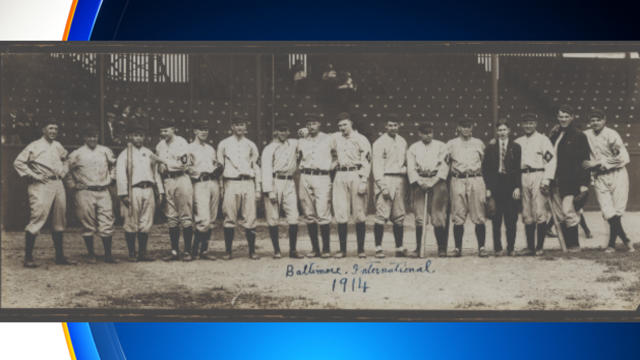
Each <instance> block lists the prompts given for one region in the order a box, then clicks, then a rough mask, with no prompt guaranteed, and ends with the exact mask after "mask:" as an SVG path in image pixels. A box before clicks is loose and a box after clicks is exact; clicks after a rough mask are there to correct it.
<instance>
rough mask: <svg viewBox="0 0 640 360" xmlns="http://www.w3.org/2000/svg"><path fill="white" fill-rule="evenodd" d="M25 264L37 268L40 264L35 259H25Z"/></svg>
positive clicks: (27, 266) (30, 267)
mask: <svg viewBox="0 0 640 360" xmlns="http://www.w3.org/2000/svg"><path fill="white" fill-rule="evenodd" d="M23 266H24V267H26V268H29V269H35V268H37V267H38V266H39V265H38V264H36V263H35V262H34V261H33V260H25V261H24V264H23Z"/></svg>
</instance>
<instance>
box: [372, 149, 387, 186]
mask: <svg viewBox="0 0 640 360" xmlns="http://www.w3.org/2000/svg"><path fill="white" fill-rule="evenodd" d="M371 169H372V171H373V181H375V182H376V184H377V185H378V186H379V187H381V188H382V187H383V186H384V184H382V180H383V178H384V144H383V143H382V141H380V139H378V140H376V141H375V142H374V143H373V147H372V160H371Z"/></svg>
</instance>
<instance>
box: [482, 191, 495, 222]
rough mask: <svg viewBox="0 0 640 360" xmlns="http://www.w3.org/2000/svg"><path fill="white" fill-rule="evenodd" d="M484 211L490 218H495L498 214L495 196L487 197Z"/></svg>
mask: <svg viewBox="0 0 640 360" xmlns="http://www.w3.org/2000/svg"><path fill="white" fill-rule="evenodd" d="M484 213H485V216H486V217H488V218H493V217H494V216H496V201H495V200H494V199H493V196H490V197H488V198H487V200H486V201H485V203H484Z"/></svg>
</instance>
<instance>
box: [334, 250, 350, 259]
mask: <svg viewBox="0 0 640 360" xmlns="http://www.w3.org/2000/svg"><path fill="white" fill-rule="evenodd" d="M333 257H334V258H336V259H342V258H346V257H347V253H343V252H339V251H338V252H337V253H335V254H334V255H333Z"/></svg>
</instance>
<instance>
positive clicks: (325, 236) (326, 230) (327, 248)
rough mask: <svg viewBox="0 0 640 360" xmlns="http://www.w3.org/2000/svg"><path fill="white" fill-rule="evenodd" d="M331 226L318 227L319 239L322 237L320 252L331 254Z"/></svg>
mask: <svg viewBox="0 0 640 360" xmlns="http://www.w3.org/2000/svg"><path fill="white" fill-rule="evenodd" d="M330 226H331V225H329V224H322V225H320V237H322V252H324V253H328V252H331V245H330V244H331V227H330Z"/></svg>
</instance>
